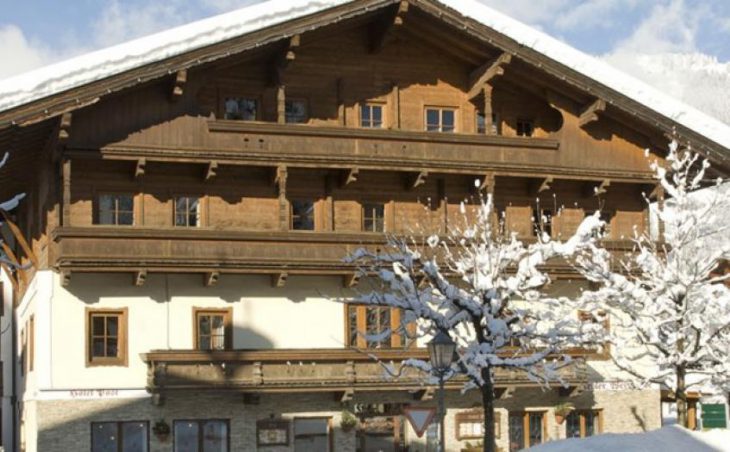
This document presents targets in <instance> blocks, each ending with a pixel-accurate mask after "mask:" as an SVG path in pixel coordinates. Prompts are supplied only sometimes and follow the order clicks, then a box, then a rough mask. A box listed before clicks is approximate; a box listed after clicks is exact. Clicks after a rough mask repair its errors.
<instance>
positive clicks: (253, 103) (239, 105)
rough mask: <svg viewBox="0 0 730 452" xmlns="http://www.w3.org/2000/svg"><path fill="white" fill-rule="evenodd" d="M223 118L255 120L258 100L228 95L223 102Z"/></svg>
mask: <svg viewBox="0 0 730 452" xmlns="http://www.w3.org/2000/svg"><path fill="white" fill-rule="evenodd" d="M225 110H226V111H225V114H224V116H223V118H224V119H239V120H243V121H255V120H256V119H257V113H258V101H257V100H256V99H251V98H248V97H228V98H226V102H225Z"/></svg>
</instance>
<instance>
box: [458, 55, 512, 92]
mask: <svg viewBox="0 0 730 452" xmlns="http://www.w3.org/2000/svg"><path fill="white" fill-rule="evenodd" d="M511 62H512V55H511V54H509V53H507V52H504V53H502V54H501V55H500V56H498V57H497V58H496V59H494V60H493V61H489V62H487V63H485V64H483V65H481V66H480V67H478V68H477V69H475V70H474V71H472V73H471V74H470V76H469V90H468V91H467V97H468V99H474V98H475V97H477V96H478V95H480V94H481V93H482V90H483V89H484V85H486V84H491V83H492V82H493V81H494V79H496V78H497V77H501V76H503V75H504V68H505V66H507V65H509V64H510V63H511Z"/></svg>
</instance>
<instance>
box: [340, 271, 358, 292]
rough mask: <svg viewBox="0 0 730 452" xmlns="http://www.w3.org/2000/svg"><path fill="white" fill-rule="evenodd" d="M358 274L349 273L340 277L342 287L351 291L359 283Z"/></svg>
mask: <svg viewBox="0 0 730 452" xmlns="http://www.w3.org/2000/svg"><path fill="white" fill-rule="evenodd" d="M360 276H361V275H360V272H355V273H350V274H348V275H344V276H343V277H342V285H343V286H344V287H345V288H346V289H352V288H353V287H355V286H357V284H358V283H359V282H360Z"/></svg>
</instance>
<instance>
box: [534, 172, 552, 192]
mask: <svg viewBox="0 0 730 452" xmlns="http://www.w3.org/2000/svg"><path fill="white" fill-rule="evenodd" d="M554 180H555V178H554V176H547V177H546V178H545V179H537V180H536V179H533V180H532V182H530V196H535V195H537V194H540V193H542V192H544V191H546V190H550V186H551V185H552V183H553V182H554Z"/></svg>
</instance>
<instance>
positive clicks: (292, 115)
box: [284, 99, 309, 124]
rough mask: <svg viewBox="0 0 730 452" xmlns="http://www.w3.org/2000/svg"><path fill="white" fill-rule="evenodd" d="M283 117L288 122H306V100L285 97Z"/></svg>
mask: <svg viewBox="0 0 730 452" xmlns="http://www.w3.org/2000/svg"><path fill="white" fill-rule="evenodd" d="M284 117H285V118H286V122H287V123H288V124H301V123H304V122H307V120H308V119H309V113H308V112H307V101H306V100H304V99H286V101H284Z"/></svg>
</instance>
